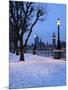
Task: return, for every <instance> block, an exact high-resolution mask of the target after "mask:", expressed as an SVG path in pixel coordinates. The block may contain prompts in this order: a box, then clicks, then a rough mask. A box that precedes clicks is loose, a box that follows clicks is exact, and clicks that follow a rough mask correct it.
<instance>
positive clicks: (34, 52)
mask: <svg viewBox="0 0 68 90" xmlns="http://www.w3.org/2000/svg"><path fill="white" fill-rule="evenodd" d="M33 54H36V34H35V35H34V49H33Z"/></svg>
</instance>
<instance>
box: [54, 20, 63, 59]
mask: <svg viewBox="0 0 68 90" xmlns="http://www.w3.org/2000/svg"><path fill="white" fill-rule="evenodd" d="M56 23H57V26H58V40H57V50H54V58H55V59H60V58H61V53H62V50H61V44H60V33H59V28H60V19H59V18H58V19H57V22H56Z"/></svg>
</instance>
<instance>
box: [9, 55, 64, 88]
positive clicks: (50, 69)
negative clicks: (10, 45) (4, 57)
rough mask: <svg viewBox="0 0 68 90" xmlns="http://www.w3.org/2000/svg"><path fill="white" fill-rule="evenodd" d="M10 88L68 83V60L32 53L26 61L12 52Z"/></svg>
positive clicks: (10, 57) (10, 58) (27, 56)
mask: <svg viewBox="0 0 68 90" xmlns="http://www.w3.org/2000/svg"><path fill="white" fill-rule="evenodd" d="M9 60H10V65H9V68H10V71H9V88H12V89H18V88H31V87H49V86H63V85H66V62H65V61H64V60H62V59H60V60H56V59H53V58H51V57H50V58H49V57H43V56H38V55H32V54H25V61H24V62H22V61H21V62H19V56H16V55H15V54H12V53H10V54H9Z"/></svg>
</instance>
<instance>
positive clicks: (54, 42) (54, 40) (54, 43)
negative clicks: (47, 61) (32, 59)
mask: <svg viewBox="0 0 68 90" xmlns="http://www.w3.org/2000/svg"><path fill="white" fill-rule="evenodd" d="M52 44H53V47H54V48H55V47H56V35H55V33H53V36H52Z"/></svg>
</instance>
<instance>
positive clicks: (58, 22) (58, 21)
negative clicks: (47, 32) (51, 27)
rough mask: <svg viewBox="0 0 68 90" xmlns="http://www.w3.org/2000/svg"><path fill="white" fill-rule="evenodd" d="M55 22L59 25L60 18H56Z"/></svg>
mask: <svg viewBox="0 0 68 90" xmlns="http://www.w3.org/2000/svg"><path fill="white" fill-rule="evenodd" d="M56 23H57V25H58V26H60V19H59V18H58V19H57V22H56Z"/></svg>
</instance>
